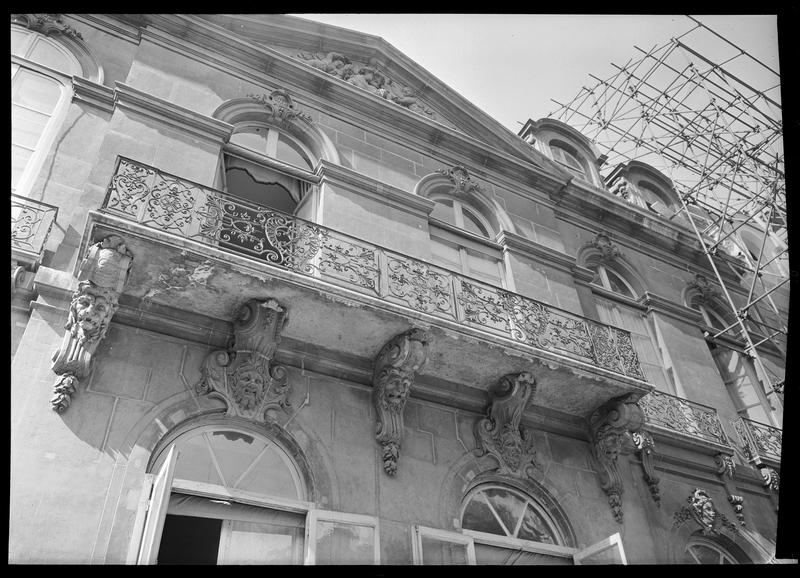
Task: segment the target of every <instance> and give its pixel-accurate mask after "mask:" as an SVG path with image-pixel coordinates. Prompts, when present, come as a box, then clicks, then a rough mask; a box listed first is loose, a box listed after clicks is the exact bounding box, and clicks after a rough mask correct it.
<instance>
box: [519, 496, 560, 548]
mask: <svg viewBox="0 0 800 578" xmlns="http://www.w3.org/2000/svg"><path fill="white" fill-rule="evenodd" d="M517 538H521V539H523V540H533V541H534V542H545V543H547V544H555V543H556V539H555V537H554V536H553V532H552V531H551V530H550V528H549V527H548V526H547V523H546V522H545V521H544V519H543V518H542V516H541V515H540V514H539V512H537V511H536V510H534V509H533V507H532V506H531V505H530V504H528V508H527V509H526V510H525V516H524V517H523V518H522V526H520V529H519V533H518V534H517Z"/></svg>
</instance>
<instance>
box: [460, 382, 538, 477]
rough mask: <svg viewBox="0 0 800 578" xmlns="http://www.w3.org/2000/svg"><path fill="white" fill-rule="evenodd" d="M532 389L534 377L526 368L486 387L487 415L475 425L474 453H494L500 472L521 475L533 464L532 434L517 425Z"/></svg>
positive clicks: (532, 393)
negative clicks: (487, 393)
mask: <svg viewBox="0 0 800 578" xmlns="http://www.w3.org/2000/svg"><path fill="white" fill-rule="evenodd" d="M534 393H536V381H535V379H534V377H533V375H531V374H530V373H528V372H523V373H517V374H512V375H506V376H504V377H502V378H501V379H500V381H499V382H498V383H497V384H495V385H494V386H493V387H491V388H490V389H489V408H488V410H487V415H486V417H484V418H482V419H481V420H479V421H478V422H477V423H476V424H475V428H474V429H475V439H476V441H477V443H478V447H477V448H476V449H475V454H476V455H477V456H479V457H480V456H483V455H486V454H491V455H492V456H494V457H495V458H496V459H497V461H498V462H499V464H500V467H499V468H498V469H497V472H498V473H499V474H511V475H514V476H518V477H524V476H526V475H530V470H531V469H532V468H534V467H536V451H535V450H534V448H533V436H532V435H531V432H530V431H528V430H527V429H526V428H525V427H524V426H521V425H520V421H521V420H522V414H523V413H524V411H525V408H526V407H527V405H528V402H529V401H530V400H531V398H532V397H533V395H534Z"/></svg>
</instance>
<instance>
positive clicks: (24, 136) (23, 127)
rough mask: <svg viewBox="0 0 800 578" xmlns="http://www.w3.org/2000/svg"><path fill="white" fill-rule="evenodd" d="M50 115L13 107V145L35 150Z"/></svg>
mask: <svg viewBox="0 0 800 578" xmlns="http://www.w3.org/2000/svg"><path fill="white" fill-rule="evenodd" d="M48 120H50V115H48V114H43V113H41V112H36V111H33V110H29V109H27V108H22V107H20V106H17V105H15V104H12V105H11V142H12V144H15V145H19V146H23V147H26V148H29V149H35V148H36V144H37V143H38V142H39V138H40V137H41V136H42V133H43V132H44V129H45V127H46V126H47V121H48Z"/></svg>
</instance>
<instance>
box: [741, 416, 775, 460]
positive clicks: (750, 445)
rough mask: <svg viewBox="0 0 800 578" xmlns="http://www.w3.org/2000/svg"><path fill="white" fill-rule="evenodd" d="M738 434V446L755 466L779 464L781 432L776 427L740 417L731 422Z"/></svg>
mask: <svg viewBox="0 0 800 578" xmlns="http://www.w3.org/2000/svg"><path fill="white" fill-rule="evenodd" d="M731 424H732V425H733V427H734V429H735V430H736V433H737V435H738V436H739V441H740V446H739V447H740V448H741V449H742V451H743V452H744V455H745V457H747V459H748V460H749V461H750V462H751V463H752V464H753V465H755V466H756V467H759V468H760V467H762V465H765V466H771V467H775V468H779V467H780V465H781V446H782V444H783V432H782V431H781V430H779V429H778V428H775V427H772V426H770V425H766V424H763V423H759V422H757V421H753V420H750V419H747V418H745V417H740V418H738V419H735V420H733V421H732V422H731Z"/></svg>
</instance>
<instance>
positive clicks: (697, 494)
mask: <svg viewBox="0 0 800 578" xmlns="http://www.w3.org/2000/svg"><path fill="white" fill-rule="evenodd" d="M686 501H687V502H688V503H689V507H688V508H687V507H686V506H683V507H681V509H680V510H678V511H677V512H675V515H674V517H673V525H672V526H673V528H678V527H680V526H682V525H683V524H685V523H686V521H687V520H694V521H695V522H697V523H698V524H699V525H700V527H701V528H702V529H703V534H704V535H708V534H717V533H719V531H720V528H721V527H722V528H725V529H728V530H730V531H731V532H732V533H734V534H735V533H737V530H736V526H735V525H734V524H733V523H732V522H730V521H729V520H728V519H727V518H726V517H725V514H723V513H722V512H719V511H718V510H717V508H716V506H714V502H713V501H712V500H711V497H710V496H709V495H708V492H706V491H705V490H703V489H701V488H695V489H694V491H693V492H692V494H691V495H690V496H689V497H688V498H687V499H686Z"/></svg>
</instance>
